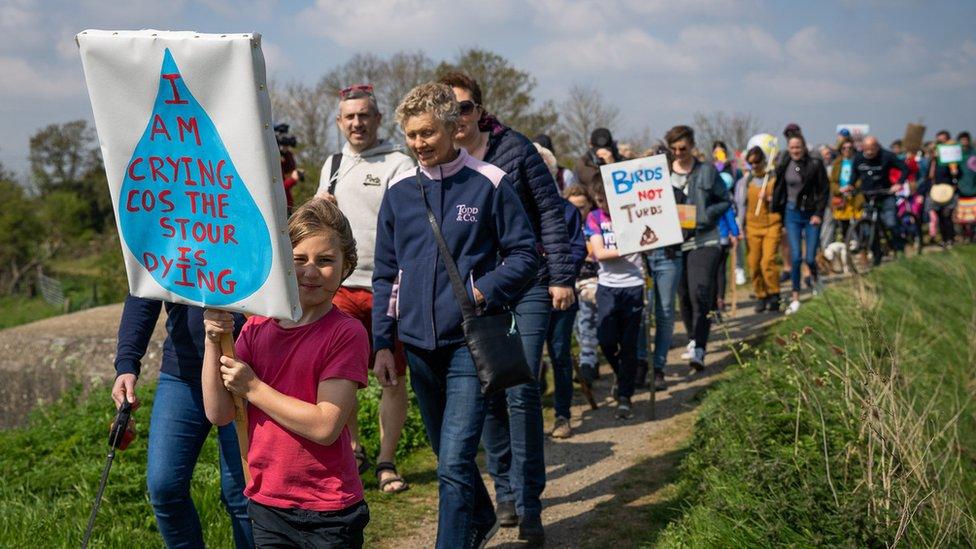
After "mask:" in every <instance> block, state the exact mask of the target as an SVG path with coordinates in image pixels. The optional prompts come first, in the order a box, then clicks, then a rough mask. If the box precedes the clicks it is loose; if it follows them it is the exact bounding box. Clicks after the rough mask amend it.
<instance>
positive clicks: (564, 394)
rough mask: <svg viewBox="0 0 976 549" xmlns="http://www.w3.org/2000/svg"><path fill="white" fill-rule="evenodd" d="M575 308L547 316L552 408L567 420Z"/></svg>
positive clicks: (570, 400) (569, 400) (571, 401)
mask: <svg viewBox="0 0 976 549" xmlns="http://www.w3.org/2000/svg"><path fill="white" fill-rule="evenodd" d="M575 323H576V308H575V307H573V308H571V309H570V310H568V311H553V312H552V314H551V315H550V316H549V334H548V335H547V337H546V345H547V346H548V347H549V358H550V359H551V360H552V379H553V385H555V388H554V391H553V397H554V398H553V401H554V402H553V408H555V409H556V416H557V417H563V418H566V419H569V407H570V405H571V404H572V403H573V354H572V346H573V325H574V324H575Z"/></svg>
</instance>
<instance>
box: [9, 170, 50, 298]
mask: <svg viewBox="0 0 976 549" xmlns="http://www.w3.org/2000/svg"><path fill="white" fill-rule="evenodd" d="M0 204H3V207H2V208H0V292H3V294H4V295H8V294H10V293H13V292H14V291H15V290H16V288H17V286H18V285H19V284H20V282H21V281H22V280H23V276H24V274H25V273H27V272H28V271H29V270H30V269H32V268H34V267H35V266H36V265H37V264H38V263H39V261H40V247H41V241H42V235H43V234H44V230H43V226H42V224H41V222H40V220H39V218H38V216H37V211H36V204H35V203H34V200H32V199H31V198H30V197H29V196H28V195H27V193H26V192H25V191H24V188H23V187H22V186H21V185H20V184H18V183H17V182H16V181H15V180H14V178H13V176H12V174H10V173H9V172H7V171H6V170H5V169H4V168H3V166H2V165H0Z"/></svg>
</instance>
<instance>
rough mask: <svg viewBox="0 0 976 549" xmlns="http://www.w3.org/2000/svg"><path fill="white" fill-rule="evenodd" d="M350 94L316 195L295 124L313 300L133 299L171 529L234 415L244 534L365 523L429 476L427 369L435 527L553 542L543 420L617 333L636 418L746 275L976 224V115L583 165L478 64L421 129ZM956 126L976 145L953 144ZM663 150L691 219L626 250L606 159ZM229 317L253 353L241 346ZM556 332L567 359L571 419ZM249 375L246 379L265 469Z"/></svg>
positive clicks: (699, 351)
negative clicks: (161, 336) (898, 135)
mask: <svg viewBox="0 0 976 549" xmlns="http://www.w3.org/2000/svg"><path fill="white" fill-rule="evenodd" d="M337 101H338V115H337V117H336V123H337V125H338V127H339V129H340V130H341V132H342V134H343V135H344V137H345V139H346V143H345V145H344V146H343V148H342V150H341V152H339V153H337V154H334V155H331V156H329V157H328V158H327V159H326V161H325V164H324V166H323V167H322V176H321V181H320V182H319V186H318V190H317V193H316V195H315V197H314V198H313V199H311V200H309V201H308V202H306V203H304V204H300V205H294V204H292V200H291V189H292V187H293V186H294V185H295V184H296V183H297V182H298V181H299V179H300V174H299V173H298V171H297V170H296V166H295V163H294V159H293V158H292V157H291V154H290V153H289V152H288V150H287V144H285V145H284V148H283V152H284V154H283V155H282V174H283V180H284V185H285V188H286V194H287V196H288V203H289V208H290V209H291V208H292V207H294V212H293V213H292V215H291V217H290V219H289V224H288V231H289V235H290V239H291V244H292V247H293V260H294V270H295V275H296V277H297V282H298V288H299V298H300V303H301V308H302V316H301V318H300V319H299V320H298V321H289V320H275V319H270V318H265V317H261V316H251V317H249V318H245V317H244V316H243V315H240V314H236V313H234V314H232V313H228V312H224V311H218V310H211V309H203V308H200V307H194V306H189V305H182V304H175V303H163V302H160V301H157V300H151V299H145V298H138V297H134V296H129V297H128V298H127V300H126V302H125V306H124V311H123V314H122V318H121V321H120V326H119V333H118V353H117V357H116V360H115V369H116V372H117V378H116V381H115V385H114V387H113V392H112V395H113V398H114V400H115V402H116V404H117V405H120V404H121V403H122V401H123V400H128V401H129V402H131V403H133V404H136V405H137V404H138V400H137V398H136V392H135V386H136V380H137V378H138V376H139V373H140V364H141V360H142V358H143V356H144V355H145V353H146V350H147V346H148V344H149V341H150V337H151V335H152V332H153V329H154V326H155V324H156V321H157V319H158V317H159V313H160V311H161V310H162V309H163V308H165V309H166V313H167V319H166V329H167V338H166V341H165V343H164V347H163V359H162V368H161V372H160V376H159V385H158V389H157V391H156V394H155V399H154V403H153V409H152V415H151V422H150V432H149V441H148V445H149V452H148V464H147V483H148V489H149V497H150V502H151V504H152V507H153V510H154V513H155V517H156V522H157V525H158V527H159V531H160V533H161V535H162V537H163V540H164V542H165V543H166V545H167V546H169V547H198V546H202V545H203V537H202V532H201V526H200V521H199V518H198V516H197V513H196V510H195V508H194V506H193V502H192V500H191V499H190V479H191V476H192V473H193V468H194V465H195V463H196V461H197V459H198V456H199V454H200V450H201V447H202V445H203V443H204V441H205V439H206V437H207V435H208V433H209V431H210V428H211V427H212V425H217V426H218V433H219V437H218V438H219V449H220V469H221V488H222V501H223V503H224V505H225V506H226V509H227V512H228V514H229V515H230V518H231V523H232V525H233V533H234V539H235V543H236V544H237V546H238V547H252V546H259V547H261V546H266V547H359V546H362V544H363V530H364V528H365V526H366V524H367V523H368V521H369V510H368V507H367V504H366V501H365V500H364V493H363V485H362V482H361V480H360V475H362V474H365V473H366V472H367V471H368V470H369V469H370V468H372V469H373V471H374V473H375V475H376V478H377V480H378V483H379V491H380V492H383V493H384V495H383V496H378V497H387V496H386V494H395V493H399V492H402V491H404V490H407V489H408V484H407V483H406V481H405V480H404V479H403V478H402V477H401V476H400V475H399V473H398V471H397V467H396V463H395V455H396V448H397V443H398V440H399V438H400V434H401V430H402V429H403V426H404V422H405V419H406V415H407V408H408V406H409V404H410V400H409V398H408V393H407V388H406V383H407V373H408V372H409V382H410V383H411V386H412V388H413V392H414V393H415V395H416V403H417V406H418V407H419V411H420V414H421V416H422V418H423V422H424V425H425V428H426V432H427V436H428V439H429V442H430V446H431V448H432V449H433V451H434V453H435V454H436V456H437V478H438V483H439V502H438V506H439V515H438V526H437V547H441V548H460V547H483V546H485V544H486V543H487V542H488V540H489V539H491V537H492V536H493V535H494V534H495V533H496V531H497V530H498V528H499V527H512V528H518V537H519V539H520V540H524V541H526V542H528V543H529V544H532V545H535V546H539V545H541V544H542V543H544V540H545V529H544V525H543V523H542V519H541V517H542V499H541V497H542V493H543V491H544V489H545V486H546V467H545V465H546V464H545V459H544V447H545V444H544V443H545V437H546V436H547V435H548V436H550V437H551V438H553V439H565V438H569V437H571V436H572V435H573V431H572V427H571V423H570V419H571V414H570V408H571V403H572V399H573V394H574V383H576V384H579V386H580V390H581V391H583V392H584V394H587V395H589V394H590V393H591V391H592V390H593V386H594V383H595V382H596V380H597V379H598V378H599V377H600V375H601V374H600V371H599V364H600V360H599V358H598V351H599V352H601V353H602V356H603V358H604V359H605V361H606V362H607V363H609V366H610V369H611V370H612V376H613V383H612V392H611V397H612V399H613V401H614V402H615V407H614V409H613V410H612V412H607V413H612V414H613V415H614V417H615V418H617V419H619V420H620V421H628V420H631V419H632V418H633V417H634V415H633V412H632V410H631V400H632V398H633V395H634V393H635V391H638V390H650V391H667V390H668V387H667V383H666V380H665V370H666V368H668V367H669V365H668V363H667V357H668V351H669V350H670V349H671V347H672V343H673V339H674V338H673V332H674V326H675V316H676V311H680V313H681V321H682V322H683V324H684V327H685V330H686V332H687V334H688V341H687V346H686V349H685V353H684V355H683V359H685V360H687V365H688V366H689V367H690V368H691V369H692V370H693V371H694V372H701V371H703V370H704V369H705V368H706V367H707V365H708V360H707V351H708V349H709V345H708V344H709V338H710V331H711V329H712V325H713V323H715V322H720V321H721V320H722V318H723V314H724V313H725V311H726V309H727V308H728V305H729V304H728V303H726V293H727V288H729V287H731V286H732V285H744V284H746V283H748V282H750V281H751V293H752V294H753V295H754V297H755V300H756V305H755V310H756V312H757V313H766V314H770V313H775V312H778V311H780V310H781V308H782V309H784V311H785V313H786V314H793V313H795V312H797V311H798V310H799V308H800V307H801V302H800V294H801V291H802V290H803V287H804V286H806V287H807V288H810V289H812V290H813V292H814V293H817V292H819V291H820V290H821V288H822V285H821V276H822V275H825V274H827V273H826V272H825V271H826V270H833V269H835V268H839V269H840V270H847V269H848V268H849V267H852V268H856V267H855V264H856V262H857V258H858V256H860V257H861V260H862V262H863V261H865V260H866V258H868V257H869V258H870V260H871V262H873V263H874V264H875V265H877V264H879V263H880V262H881V261H882V258H883V257H885V256H886V255H889V254H900V253H903V251H904V250H905V248H906V244H908V243H915V244H916V245H917V246H918V247H919V249H920V246H921V243H922V242H923V241H924V240H930V241H931V242H933V243H938V244H939V245H941V246H944V247H948V246H952V245H953V243H955V242H960V241H964V240H965V241H969V242H971V241H972V240H973V238H974V223H976V156H974V155H973V151H972V147H971V138H970V135H969V134H968V133H967V132H961V133H959V134H958V135H957V136H956V137H955V139H953V137H952V136H951V135H950V134H949V132H948V131H940V132H938V134H937V135H936V142H935V143H915V142H912V143H908V142H903V140H898V141H895V142H893V143H891V144H890V146H889V147H888V148H883V147H882V145H881V143H880V142H879V139H878V138H877V137H875V136H872V135H860V134H852V133H851V132H850V131H847V130H844V131H841V132H840V133H839V134H838V135H837V138H836V142H835V143H830V144H824V145H821V146H819V147H815V146H812V144H810V143H808V142H807V140H806V138H805V136H804V133H803V131H802V129H801V128H800V127H799V126H798V125H796V124H790V125H788V126H787V127H786V128H785V130H784V131H783V138H784V139H785V149H784V150H782V151H781V150H779V146H778V143H779V140H778V138H777V137H775V136H773V135H770V134H760V135H757V136H755V137H754V138H753V139H752V140H750V142H749V145H748V146H747V147H746V148H745V149H744V150H731V149H730V148H729V147H728V146H727V145H726V144H725V143H723V142H720V141H717V142H715V143H698V142H696V140H695V130H694V128H691V127H689V126H685V125H679V126H675V127H673V128H671V129H669V130H668V131H667V132H666V134H665V135H664V137H663V140H662V141H661V142H660V143H659V144H658V145H656V146H654V147H652V148H651V149H649V150H647V151H644V152H643V154H641V155H636V154H633V153H632V152H629V151H628V150H626V149H627V148H625V147H622V146H618V143H617V142H616V141H615V140H614V138H613V134H612V132H611V130H610V129H607V128H598V129H596V130H594V131H593V132H592V135H591V136H590V148H589V149H588V150H586V151H582V155H581V156H580V157H579V159H578V161H577V162H576V165H575V166H574V167H573V168H569V167H564V166H560V165H559V164H558V162H557V160H556V152H557V151H555V150H554V146H553V142H552V140H551V139H550V138H549V137H548V136H546V135H539V136H535V137H534V138H533V139H529V138H528V137H526V136H525V135H522V134H521V133H519V132H517V131H515V130H514V129H512V128H510V127H508V126H506V125H505V124H504V121H503V120H498V119H497V118H496V117H494V116H493V115H492V114H490V107H491V106H490V105H485V104H484V102H483V99H482V91H481V88H480V86H479V84H478V82H477V81H475V80H474V79H472V78H471V77H470V76H468V75H466V74H463V73H459V72H452V73H448V74H446V75H444V76H443V77H441V78H440V79H439V81H437V82H430V83H426V84H422V85H419V86H417V87H415V88H414V89H412V90H411V91H410V92H409V93H408V94H407V95H406V97H404V98H402V99H401V100H400V102H399V105H398V106H397V108H396V112H395V113H394V114H395V117H396V122H397V124H398V125H399V127H400V129H401V130H402V134H403V136H404V140H405V147H404V145H403V144H401V143H397V142H395V141H393V140H386V139H380V138H378V129H379V128H380V123H381V120H382V116H384V114H383V113H381V112H380V110H379V107H378V103H377V100H376V97H375V96H374V90H373V87H372V86H371V85H369V84H355V85H351V86H349V87H347V88H345V89H343V90H341V92H340V93H339V97H338V98H337ZM906 141H907V140H906ZM946 145H959V149H961V151H962V156H961V157H960V158H955V159H953V161H945V158H941V157H940V154H941V149H942V147H941V146H946ZM660 154H664V155H666V158H667V166H668V168H669V172H670V173H669V176H670V183H671V184H670V191H671V192H673V195H674V202H675V203H676V204H677V205H678V206H679V207H680V208H682V212H683V213H682V221H681V232H682V235H681V236H682V241H681V242H679V243H677V244H672V245H668V246H664V247H657V248H654V249H651V250H649V251H645V252H641V253H634V254H629V255H621V254H620V253H619V251H618V249H617V237H616V235H615V232H614V219H613V216H612V215H611V214H612V213H613V212H611V211H610V209H609V208H608V203H607V194H606V193H607V190H606V188H605V186H604V181H603V177H602V175H601V166H606V165H610V164H615V163H617V162H621V161H624V160H627V159H630V158H635V157H637V156H653V155H660ZM784 232H785V235H786V238H785V239H784V238H783V234H784ZM787 282H788V284H789V286H788V290H787V298H786V299H785V304H784V299H783V298H782V297H781V295H782V290H781V284H784V283H787ZM651 330H653V335H652V334H651ZM229 333H230V334H233V335H234V338H235V351H236V353H235V354H236V357H235V358H231V357H229V356H223V355H224V353H223V352H222V350H221V345H220V339H221V336H222V335H224V334H229ZM574 339H575V342H576V345H577V348H578V352H574V345H573V341H574ZM649 340H650V341H649ZM651 341H652V342H653V345H649V343H650V342H651ZM486 342H487V343H486ZM492 342H494V344H492ZM499 342H502V343H504V344H499ZM544 349H545V350H546V353H547V355H548V364H549V365H551V368H552V378H553V383H554V387H553V403H554V408H555V417H556V419H555V423H554V426H553V427H552V429H551V431H550V432H549V433H546V432H545V430H544V426H543V413H542V407H543V404H542V398H541V394H542V393H543V392H544V389H542V388H541V387H542V384H543V383H544V381H545V379H546V378H545V375H544V373H541V371H542V370H543V366H544V365H545V364H544V361H543V352H544ZM670 367H674V365H673V364H672V365H671V366H670ZM369 370H372V372H373V374H374V375H375V377H376V378H377V380H378V381H379V383H380V384H381V386H382V398H381V404H380V413H379V422H380V425H379V428H380V449H379V453H378V455H377V456H375V458H371V456H368V455H367V454H366V452H365V449H364V448H363V446H362V445H361V444H360V442H359V440H358V431H359V429H358V425H357V421H356V409H357V403H356V399H357V397H356V394H357V391H358V390H359V389H362V388H363V387H365V386H366V384H367V382H368V372H369ZM604 375H606V373H604ZM506 376H509V377H506ZM489 389H490V390H489ZM235 395H236V396H239V397H243V398H244V399H246V401H247V433H248V439H249V445H248V448H247V454H246V456H245V457H246V467H247V473H248V475H247V478H248V479H249V480H247V481H246V480H245V478H246V477H245V471H244V468H243V466H242V464H241V454H240V450H239V448H238V438H237V434H236V432H235V429H234V425H233V422H234V418H235V407H234V401H233V397H234V396H235ZM591 398H592V397H591ZM479 447H481V448H483V449H484V452H485V456H486V463H487V469H488V473H489V476H490V478H491V481H492V482H493V483H494V487H495V490H494V494H495V497H494V501H492V498H491V497H490V495H489V492H488V490H487V488H486V486H485V484H484V482H483V480H482V475H481V472H480V471H479V467H478V464H477V462H476V456H477V454H478V451H479ZM373 459H375V464H374V463H373Z"/></svg>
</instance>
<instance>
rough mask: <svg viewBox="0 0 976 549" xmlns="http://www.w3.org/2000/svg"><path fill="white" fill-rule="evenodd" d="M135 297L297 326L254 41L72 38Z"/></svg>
mask: <svg viewBox="0 0 976 549" xmlns="http://www.w3.org/2000/svg"><path fill="white" fill-rule="evenodd" d="M77 38H78V44H79V48H80V51H81V57H82V62H83V64H84V67H85V77H86V81H87V83H88V89H89V94H90V96H91V100H92V111H93V113H94V117H95V126H96V129H97V130H98V137H99V142H100V145H101V150H102V154H103V158H104V161H105V172H106V176H107V178H108V182H109V190H110V192H111V193H112V200H113V205H114V208H115V213H116V221H117V224H118V229H119V235H120V237H121V240H122V244H123V250H124V252H125V253H124V254H123V255H124V257H125V261H126V270H127V272H128V275H129V289H130V292H131V293H132V294H133V295H137V296H140V297H152V298H158V299H164V300H167V301H177V302H183V303H189V304H194V305H205V306H208V307H220V308H223V309H228V310H236V311H244V312H249V313H256V314H262V315H266V316H274V317H277V318H297V316H298V315H300V307H299V306H298V290H297V283H296V280H295V275H294V273H293V271H292V265H291V244H290V242H289V239H288V234H287V220H286V215H285V205H284V189H283V187H282V184H281V179H280V175H281V168H280V161H279V156H278V149H277V146H276V145H275V141H274V137H273V135H272V134H271V130H270V123H271V106H270V98H269V97H268V94H267V90H266V86H265V72H264V58H263V55H262V54H261V50H260V37H259V36H258V35H248V34H237V35H213V34H211V35H204V34H200V33H193V32H163V31H117V32H110V31H85V32H82V33H80V34H79V35H78V37H77Z"/></svg>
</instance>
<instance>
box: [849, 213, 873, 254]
mask: <svg viewBox="0 0 976 549" xmlns="http://www.w3.org/2000/svg"><path fill="white" fill-rule="evenodd" d="M870 238H871V221H870V220H868V219H859V220H857V221H855V222H854V223H852V224H851V226H850V228H849V229H847V234H846V235H845V236H844V244H845V245H846V246H847V252H848V253H850V254H859V253H862V252H866V251H868V248H869V247H870V246H871V243H870V242H869V240H870Z"/></svg>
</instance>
